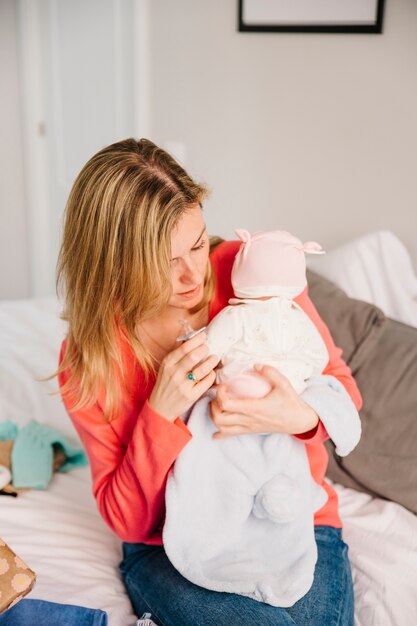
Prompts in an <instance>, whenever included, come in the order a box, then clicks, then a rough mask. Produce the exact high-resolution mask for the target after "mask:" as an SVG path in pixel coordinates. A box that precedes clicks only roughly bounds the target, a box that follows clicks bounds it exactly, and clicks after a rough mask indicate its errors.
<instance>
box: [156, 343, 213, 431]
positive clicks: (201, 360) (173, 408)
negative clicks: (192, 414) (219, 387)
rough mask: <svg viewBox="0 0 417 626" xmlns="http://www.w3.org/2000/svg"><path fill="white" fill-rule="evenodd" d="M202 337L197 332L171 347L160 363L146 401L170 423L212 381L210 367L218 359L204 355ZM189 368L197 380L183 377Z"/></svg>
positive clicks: (206, 388)
mask: <svg viewBox="0 0 417 626" xmlns="http://www.w3.org/2000/svg"><path fill="white" fill-rule="evenodd" d="M205 340H206V334H205V333H204V332H201V333H198V335H195V336H194V337H193V338H192V339H189V340H188V341H185V342H184V343H183V344H181V345H180V346H179V347H178V348H175V350H172V352H170V353H169V354H167V355H166V357H165V358H164V359H163V361H162V362H161V365H160V368H159V372H158V376H157V379H156V382H155V386H154V388H153V390H152V393H151V395H150V398H149V404H150V406H151V407H152V408H153V409H154V410H155V411H157V412H158V413H159V414H160V415H162V416H163V417H165V418H166V419H168V420H169V421H171V422H173V421H174V420H175V419H176V418H177V417H179V416H180V415H182V414H183V413H185V412H186V411H187V410H188V409H189V408H190V407H191V406H192V405H193V404H194V402H196V400H198V399H199V398H200V397H201V396H202V395H203V394H204V393H205V392H206V391H207V390H208V389H209V388H210V387H211V386H212V385H213V383H214V381H215V378H216V373H215V372H214V368H215V367H216V365H217V364H218V362H219V358H218V357H217V356H216V355H211V356H209V357H208V353H209V349H208V347H207V346H206V345H205V343H204V342H205ZM207 357H208V358H207ZM190 371H192V372H193V374H194V378H195V379H196V381H197V382H195V381H193V380H190V379H189V378H187V375H188V373H189V372H190Z"/></svg>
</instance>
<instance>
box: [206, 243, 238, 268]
mask: <svg viewBox="0 0 417 626" xmlns="http://www.w3.org/2000/svg"><path fill="white" fill-rule="evenodd" d="M241 243H242V242H241V241H234V240H233V241H224V240H221V239H219V238H216V239H215V241H214V244H213V243H212V244H211V246H210V261H211V263H212V265H213V266H214V265H216V266H219V267H220V266H221V265H225V264H227V263H230V264H231V265H233V261H234V260H235V256H236V254H237V251H238V250H239V247H240V244H241Z"/></svg>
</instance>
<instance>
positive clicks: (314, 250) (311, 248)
mask: <svg viewBox="0 0 417 626" xmlns="http://www.w3.org/2000/svg"><path fill="white" fill-rule="evenodd" d="M303 250H304V252H306V253H307V254H326V251H325V250H323V248H322V247H321V245H320V244H319V243H317V242H316V241H306V242H305V243H304V244H303Z"/></svg>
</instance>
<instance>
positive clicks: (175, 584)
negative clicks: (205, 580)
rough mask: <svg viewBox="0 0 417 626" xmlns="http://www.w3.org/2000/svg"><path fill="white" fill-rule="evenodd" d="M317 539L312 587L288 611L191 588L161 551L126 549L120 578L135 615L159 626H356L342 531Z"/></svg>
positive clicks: (321, 529) (322, 530)
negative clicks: (143, 615)
mask: <svg viewBox="0 0 417 626" xmlns="http://www.w3.org/2000/svg"><path fill="white" fill-rule="evenodd" d="M315 535H316V542H317V548H318V560H317V564H316V569H315V573H314V582H313V585H312V587H311V589H310V591H309V592H308V593H307V594H306V595H305V596H304V597H303V598H301V600H298V602H296V603H295V604H294V605H293V606H292V607H290V608H286V609H283V608H277V607H274V606H270V605H269V604H264V603H262V602H257V601H256V600H252V599H251V598H247V597H246V596H239V595H237V594H234V593H221V592H218V591H209V590H208V589H203V588H202V587H198V586H197V585H194V584H193V583H190V582H189V581H188V580H186V579H185V578H184V577H183V576H181V574H179V572H177V570H176V569H175V568H174V567H173V566H172V565H171V563H170V561H169V560H168V558H167V556H166V554H165V551H164V549H163V547H162V546H149V545H145V544H143V543H124V544H123V557H124V558H123V561H122V562H121V564H120V572H121V574H122V577H123V580H124V583H125V585H126V589H127V592H128V594H129V597H130V599H131V601H132V604H133V607H134V609H135V612H136V614H137V615H138V616H139V617H140V616H141V615H142V614H143V613H151V614H152V619H153V621H154V622H155V623H157V624H158V626H179V625H180V624H181V626H235V625H236V626H237V625H238V626H254V624H260V625H261V624H262V626H290V625H294V624H296V625H297V626H353V586H352V576H351V571H350V564H349V558H348V547H347V545H346V544H345V543H344V541H343V540H342V533H341V531H340V529H338V528H333V527H331V526H316V528H315Z"/></svg>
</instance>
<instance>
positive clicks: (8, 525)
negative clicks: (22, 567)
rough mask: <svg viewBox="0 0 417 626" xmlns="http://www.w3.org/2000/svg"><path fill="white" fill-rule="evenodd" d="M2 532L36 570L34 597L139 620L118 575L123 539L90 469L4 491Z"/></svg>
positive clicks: (124, 622) (124, 621)
mask: <svg viewBox="0 0 417 626" xmlns="http://www.w3.org/2000/svg"><path fill="white" fill-rule="evenodd" d="M0 536H1V537H2V538H3V539H4V540H5V541H6V542H7V543H8V544H9V545H10V547H11V548H12V549H13V550H14V551H15V552H16V553H17V554H18V555H19V556H20V557H21V558H22V559H23V560H24V561H26V562H27V564H28V565H29V566H30V567H31V568H32V569H33V570H34V571H35V572H36V574H37V582H36V585H35V587H34V588H33V590H32V591H31V593H30V596H29V597H30V598H38V599H42V600H49V601H51V602H60V603H66V604H76V605H79V606H85V607H90V608H95V609H97V608H99V609H102V610H104V611H107V614H108V617H109V626H130V625H133V624H136V618H135V616H134V615H133V613H132V608H131V604H130V601H129V599H128V597H127V594H126V592H125V589H124V585H123V582H122V580H121V578H120V576H119V573H118V570H117V565H118V563H119V562H120V560H121V544H120V541H119V540H118V539H117V537H116V536H115V535H114V534H113V533H112V532H111V530H110V529H109V528H107V526H106V525H105V523H104V522H103V520H102V519H101V517H100V515H99V513H98V511H97V509H96V506H95V502H94V499H93V496H92V494H91V480H90V472H89V468H88V467H87V468H82V469H77V470H73V471H72V472H70V473H68V474H55V476H54V478H53V480H52V482H51V484H50V486H49V488H48V489H47V490H46V491H35V490H33V491H28V492H26V493H24V494H21V495H19V496H18V497H17V498H11V497H6V496H0Z"/></svg>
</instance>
